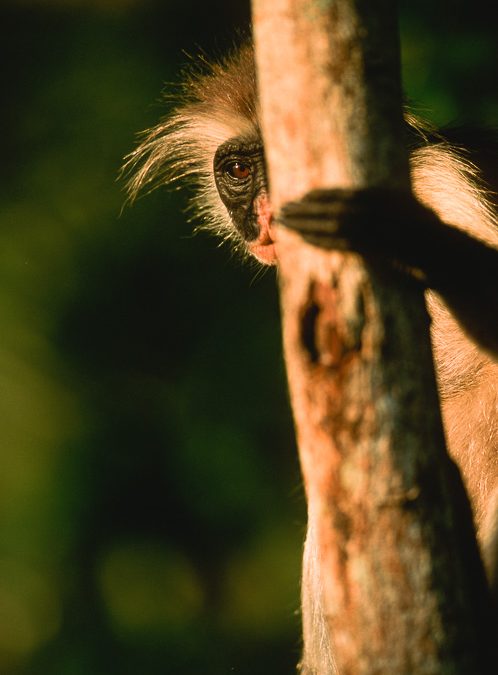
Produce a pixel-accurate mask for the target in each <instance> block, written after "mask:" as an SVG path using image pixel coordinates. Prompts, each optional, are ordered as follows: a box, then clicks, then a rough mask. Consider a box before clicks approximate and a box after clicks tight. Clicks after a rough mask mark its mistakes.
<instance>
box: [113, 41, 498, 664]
mask: <svg viewBox="0 0 498 675" xmlns="http://www.w3.org/2000/svg"><path fill="white" fill-rule="evenodd" d="M406 123H407V124H406V128H407V145H408V148H409V150H410V166H411V175H412V183H413V190H414V193H415V195H416V197H417V198H418V200H419V201H420V202H421V203H422V204H424V205H425V206H427V207H429V208H430V209H432V210H433V211H434V212H435V213H436V214H437V215H438V216H439V218H440V219H441V221H443V223H447V224H448V225H451V226H452V227H447V226H445V225H442V224H441V223H437V221H436V220H435V221H434V222H435V224H434V228H433V229H431V227H428V228H425V229H424V231H420V232H418V231H417V232H415V233H412V235H411V236H412V237H413V241H412V244H413V246H414V248H415V249H416V250H417V251H418V253H417V260H416V261H413V260H407V259H406V258H407V256H408V257H409V256H410V250H411V245H410V242H408V244H406V245H401V244H400V242H399V241H398V242H397V243H396V242H394V243H393V241H391V239H390V237H389V232H383V231H382V225H381V226H380V230H379V232H376V235H377V236H378V241H377V242H376V247H375V250H376V253H379V251H384V255H386V256H388V257H391V258H392V259H393V260H394V259H395V261H396V262H397V263H401V264H403V263H405V265H406V266H407V267H408V268H410V269H413V267H416V268H417V273H418V276H419V277H421V278H422V279H424V280H425V282H426V284H427V285H428V286H431V287H432V289H433V291H428V292H427V302H428V307H429V311H430V313H431V316H432V329H431V331H432V341H433V349H434V354H435V362H436V369H437V379H438V387H439V392H440V398H441V405H442V415H443V421H444V427H445V433H446V438H447V443H448V447H449V451H450V453H451V455H452V456H453V458H454V459H455V460H456V461H457V463H458V464H459V466H460V470H461V471H462V474H463V477H464V480H465V483H466V486H467V490H468V493H469V497H470V500H471V504H472V508H473V513H474V518H475V524H476V528H477V533H478V539H479V544H480V547H481V552H482V555H483V559H484V561H485V565H486V568H487V573H488V576H489V579H490V582H491V584H492V585H493V586H494V587H495V588H496V586H497V585H498V579H497V574H498V570H497V568H496V565H497V562H496V561H497V559H498V519H497V514H498V363H497V360H498V303H497V299H496V296H497V295H498V251H497V249H498V226H497V217H496V206H497V201H496V195H495V194H494V193H493V192H492V191H491V190H490V189H489V188H486V187H485V182H484V180H483V178H484V177H485V175H483V174H482V172H481V171H480V170H479V169H478V168H477V166H476V165H475V164H474V163H473V161H474V159H473V157H474V155H473V154H472V153H473V152H476V153H479V152H480V153H481V154H482V155H483V156H484V157H485V162H484V164H483V166H484V167H485V166H486V161H487V160H492V159H493V156H494V157H496V151H497V149H498V144H497V143H496V142H495V141H492V140H491V139H486V138H481V139H479V137H478V135H477V134H475V133H470V134H467V136H465V135H464V136H463V137H462V138H463V140H462V141H460V140H459V139H458V135H457V133H456V132H448V133H446V134H443V133H439V132H436V131H435V130H434V129H432V128H431V127H430V126H428V125H426V124H424V123H422V122H420V121H419V120H417V119H415V118H414V117H412V116H411V115H409V114H407V115H406ZM461 143H463V144H465V145H466V146H467V149H464V147H463V146H462V145H460V144H461ZM476 156H477V155H476ZM486 157H487V160H486ZM476 161H477V160H476ZM126 168H127V169H129V170H131V172H132V173H131V178H130V180H129V183H128V188H129V194H130V197H131V198H132V199H133V198H134V197H135V196H136V195H137V193H138V192H139V191H143V190H151V189H153V188H155V187H157V186H158V185H161V184H162V183H164V182H170V181H172V180H177V179H184V178H185V179H187V178H188V179H193V181H194V182H195V183H196V185H197V188H198V189H197V192H196V196H195V197H194V205H195V207H196V209H197V213H198V214H199V216H200V218H201V219H202V221H203V223H204V227H207V228H208V229H210V230H211V231H213V232H214V233H215V234H217V235H218V236H219V237H221V238H222V239H223V240H227V241H230V242H231V243H232V245H233V247H234V249H236V250H237V251H239V252H240V253H241V254H242V255H243V256H246V257H249V258H250V257H253V258H256V259H257V260H259V261H260V262H261V263H263V264H274V263H276V262H277V261H276V257H277V250H278V248H276V245H275V242H274V233H273V231H272V219H273V218H274V214H273V213H272V208H271V202H270V199H269V195H268V189H267V179H266V172H265V160H264V149H263V144H262V138H261V132H260V125H259V120H258V100H257V92H256V77H255V67H254V58H253V51H252V47H251V46H248V45H246V46H244V47H243V48H242V49H240V50H239V51H238V52H236V53H235V54H234V55H232V56H231V57H230V58H228V59H226V60H225V61H222V62H219V63H214V64H211V65H209V66H208V71H207V72H204V73H202V74H200V73H195V72H194V73H192V74H190V75H189V76H188V78H187V81H186V83H185V84H184V87H183V91H182V97H181V102H180V104H179V105H178V107H177V108H176V109H175V110H174V111H173V113H172V114H171V115H170V116H169V117H168V118H166V119H164V120H162V121H161V122H160V123H159V124H158V125H157V126H156V127H155V128H153V129H152V130H150V131H148V132H146V134H145V136H144V138H143V141H142V143H141V144H140V145H139V146H138V148H137V149H136V150H135V151H134V152H133V153H132V154H131V155H130V156H129V157H128V161H127V164H126ZM469 235H470V236H469ZM360 238H361V237H360ZM277 246H278V245H277ZM448 261H449V262H448ZM440 270H442V272H441V271H440ZM469 289H470V290H469ZM434 291H436V292H437V293H438V294H436V293H435V292H434ZM447 306H448V307H449V308H450V309H451V311H452V312H453V314H454V315H455V316H456V317H457V319H458V320H459V322H460V323H459V322H457V321H456V320H455V318H454V316H452V314H450V312H449V311H448V309H447ZM462 326H463V328H462ZM469 336H471V337H472V340H471V339H469ZM309 528H310V531H312V530H313V523H312V522H310V523H309ZM308 539H309V540H311V539H312V537H311V536H309V537H308ZM307 546H312V544H307ZM319 588H320V580H319V570H318V568H317V562H316V556H314V555H313V551H310V550H307V551H306V552H305V568H304V572H303V608H304V609H303V624H304V626H305V636H304V655H303V661H302V664H301V670H302V672H303V673H306V674H309V675H311V673H320V675H327V674H328V673H333V672H334V669H333V665H332V659H331V656H330V648H329V646H328V644H327V640H326V639H324V636H325V635H326V630H324V620H323V617H321V616H320V611H319V608H320V601H319V598H316V597H315V598H313V596H316V595H317V594H319ZM310 598H311V600H310ZM310 608H311V609H310ZM306 614H307V615H306Z"/></svg>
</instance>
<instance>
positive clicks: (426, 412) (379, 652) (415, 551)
mask: <svg viewBox="0 0 498 675" xmlns="http://www.w3.org/2000/svg"><path fill="white" fill-rule="evenodd" d="M395 10H396V7H395V3H394V2H392V1H391V0H380V1H378V2H374V1H373V0H364V1H363V2H362V1H357V2H355V1H354V0H316V1H315V2H311V1H310V0H253V18H254V31H255V40H256V53H257V63H258V74H259V87H260V99H261V103H262V116H263V133H264V137H265V147H266V153H267V161H268V168H269V176H270V185H271V193H272V202H273V205H274V207H275V208H276V209H277V210H278V208H279V207H280V206H282V204H284V203H285V202H286V201H289V200H296V199H299V198H300V197H301V196H302V195H304V194H305V193H306V192H307V191H309V190H311V189H314V188H327V187H341V188H353V189H358V188H364V187H371V186H379V185H382V186H387V187H391V188H399V189H405V190H406V189H409V173H408V165H407V158H406V153H405V150H404V143H403V134H402V113H401V94H400V84H399V59H398V45H397V23H396V11H395ZM371 226H372V227H375V223H374V222H372V225H371ZM400 227H402V223H400ZM278 241H279V257H280V262H279V277H280V284H281V304H282V313H283V334H284V348H285V355H286V362H287V367H288V380H289V387H290V394H291V402H292V407H293V411H294V416H295V423H296V430H297V436H298V445H299V452H300V460H301V465H302V471H303V477H304V482H305V488H306V492H307V496H308V501H309V515H310V519H313V522H314V526H315V527H316V533H317V539H318V548H319V561H320V565H321V568H322V571H323V573H322V576H323V584H324V604H325V611H326V616H327V621H328V625H329V630H330V635H331V640H332V644H333V650H334V656H335V661H336V665H337V668H338V672H339V673H340V675H362V674H365V675H366V674H368V675H373V674H374V673H379V674H380V673H382V674H385V673H396V674H401V673H403V674H404V673H406V674H408V673H410V674H413V673H417V675H420V674H426V673H427V674H429V673H455V674H456V673H466V674H469V675H470V674H473V675H474V674H476V673H484V672H488V670H489V672H493V671H492V669H489V668H488V660H489V658H490V656H489V643H488V632H489V631H488V627H487V626H488V624H487V622H488V621H489V616H488V614H487V612H488V610H487V607H488V604H487V603H488V599H487V595H486V589H485V582H484V576H483V572H482V567H481V564H480V560H479V556H478V553H477V548H476V544H475V538H474V535H473V529H472V523H471V516H470V512H469V508H468V504H467V500H466V497H465V494H464V491H463V487H462V484H461V481H460V478H459V475H458V472H457V470H456V468H455V467H454V465H453V464H452V463H451V461H450V460H449V458H448V456H447V454H446V451H445V448H444V438H443V432H442V427H441V420H440V413H439V405H438V399H437V392H436V386H435V381H434V374H433V368H432V356H431V349H430V343H429V330H428V329H429V325H428V318H427V313H426V310H425V304H424V299H423V294H422V291H421V290H420V289H417V288H415V287H414V286H413V285H410V284H409V283H408V282H407V281H405V280H404V279H403V278H402V277H400V276H397V275H395V273H393V272H387V271H385V272H382V273H379V271H378V270H375V271H373V270H371V269H367V267H366V266H365V264H364V262H362V260H360V259H359V258H358V257H357V256H355V255H353V254H341V253H338V252H326V251H323V250H320V249H318V248H315V247H312V246H310V245H308V244H305V243H303V242H302V241H301V240H300V238H299V237H298V236H297V235H295V234H293V233H290V232H288V231H283V230H281V231H280V232H279V239H278Z"/></svg>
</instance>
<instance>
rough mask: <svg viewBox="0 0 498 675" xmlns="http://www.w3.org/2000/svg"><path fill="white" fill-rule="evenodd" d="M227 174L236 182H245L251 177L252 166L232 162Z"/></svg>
mask: <svg viewBox="0 0 498 675" xmlns="http://www.w3.org/2000/svg"><path fill="white" fill-rule="evenodd" d="M225 173H227V174H228V175H229V176H230V178H234V179H235V180H244V179H245V178H248V177H249V176H250V175H251V165H250V164H246V163H245V162H238V161H235V162H230V163H229V164H227V165H226V167H225Z"/></svg>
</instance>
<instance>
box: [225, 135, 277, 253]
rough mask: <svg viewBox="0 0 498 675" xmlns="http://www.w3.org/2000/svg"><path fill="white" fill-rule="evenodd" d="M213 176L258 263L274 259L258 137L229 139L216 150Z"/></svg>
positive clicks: (264, 175)
mask: <svg viewBox="0 0 498 675" xmlns="http://www.w3.org/2000/svg"><path fill="white" fill-rule="evenodd" d="M213 170H214V178H215V181H216V187H217V188H218V193H219V195H220V199H221V201H222V202H223V204H224V205H225V207H226V209H227V211H228V214H229V216H230V219H231V221H232V223H233V226H234V227H235V229H236V230H237V231H238V233H239V234H240V236H241V237H242V238H243V240H244V241H245V243H246V245H247V248H248V250H249V252H250V253H251V254H252V255H253V256H255V257H256V258H257V259H258V260H259V261H260V262H263V263H265V264H267V265H271V264H273V263H274V262H275V246H274V240H273V237H272V231H271V224H272V213H271V207H270V202H269V199H268V187H267V179H266V168H265V160H264V152H263V145H262V143H261V140H259V139H257V140H254V139H247V138H240V137H238V138H231V139H230V140H228V141H226V142H225V143H223V144H222V145H220V147H219V148H218V150H217V151H216V154H215V156H214V163H213Z"/></svg>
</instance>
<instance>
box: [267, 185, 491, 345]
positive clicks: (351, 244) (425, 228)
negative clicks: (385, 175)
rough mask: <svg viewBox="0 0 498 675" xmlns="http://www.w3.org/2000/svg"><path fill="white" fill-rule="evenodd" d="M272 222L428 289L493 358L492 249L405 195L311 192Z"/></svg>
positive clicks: (394, 192) (398, 192)
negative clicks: (403, 275)
mask: <svg viewBox="0 0 498 675" xmlns="http://www.w3.org/2000/svg"><path fill="white" fill-rule="evenodd" d="M277 220H278V222H279V223H280V224H282V225H284V226H285V227H288V228H290V229H292V230H295V231H297V232H298V233H299V234H301V236H302V237H303V238H304V239H305V240H306V241H308V242H309V243H311V244H314V245H316V246H319V247H322V248H327V249H335V250H340V251H352V252H355V253H359V254H361V255H362V256H363V257H364V258H365V260H366V261H367V262H369V263H371V264H373V265H375V266H377V267H378V265H379V262H380V263H384V264H389V265H391V266H393V267H395V268H398V269H401V270H403V271H404V272H405V273H406V274H409V275H410V276H412V277H413V278H414V279H416V280H418V281H420V282H421V283H422V284H424V286H426V287H429V288H432V289H434V290H435V291H437V292H438V293H439V294H440V295H441V296H442V298H443V299H444V301H445V303H446V304H447V306H448V307H449V309H450V310H451V312H452V313H453V314H454V315H455V317H456V318H457V320H458V321H459V322H460V324H461V325H462V328H463V329H464V330H465V332H466V333H468V335H469V336H470V337H471V338H472V339H473V340H475V341H476V342H477V343H478V344H480V345H481V346H482V347H483V348H484V349H486V350H487V351H489V352H491V353H492V354H493V355H494V356H495V357H497V356H498V251H497V250H496V249H494V248H491V247H490V246H488V245H486V244H484V243H483V242H481V241H480V240H478V239H474V238H473V237H471V236H469V235H468V234H466V233H464V232H462V231H461V230H458V229H456V228H455V227H451V226H449V225H446V224H444V223H443V222H442V221H441V220H440V219H439V218H438V216H437V215H436V214H435V213H434V212H433V211H431V210H430V209H428V208H427V207H425V206H423V205H422V204H421V203H420V202H418V201H417V200H416V199H415V198H414V197H413V196H412V195H411V194H410V193H409V192H403V191H401V190H388V189H385V188H371V189H364V190H313V191H312V192H309V193H308V194H307V195H305V197H304V198H303V199H302V200H301V201H299V202H291V203H289V204H286V205H285V206H284V207H283V208H282V210H281V212H280V214H279V216H278V218H277Z"/></svg>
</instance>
